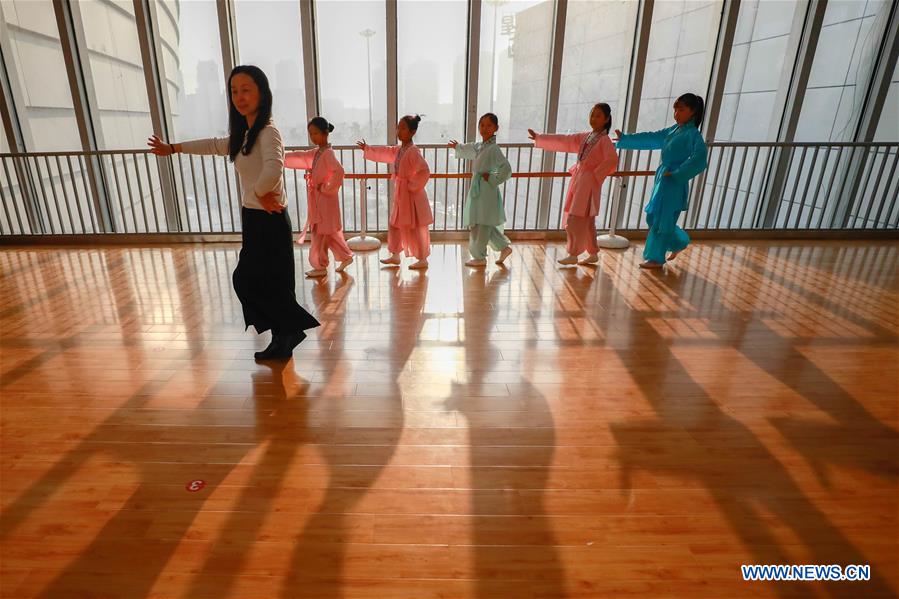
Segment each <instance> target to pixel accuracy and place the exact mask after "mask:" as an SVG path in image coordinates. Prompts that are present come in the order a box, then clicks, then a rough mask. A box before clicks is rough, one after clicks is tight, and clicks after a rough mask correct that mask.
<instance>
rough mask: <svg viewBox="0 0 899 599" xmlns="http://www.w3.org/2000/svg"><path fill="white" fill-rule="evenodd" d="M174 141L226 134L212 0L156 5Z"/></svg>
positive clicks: (170, 0)
mask: <svg viewBox="0 0 899 599" xmlns="http://www.w3.org/2000/svg"><path fill="white" fill-rule="evenodd" d="M156 13H157V18H158V22H159V33H160V37H161V39H160V45H161V46H162V58H163V67H164V75H165V86H166V91H167V93H168V101H169V106H170V113H171V116H172V126H173V128H174V131H172V137H173V138H174V139H196V138H202V137H211V136H222V135H226V134H227V132H228V103H229V102H230V99H229V98H228V97H227V96H226V95H225V75H224V72H223V67H222V48H221V44H220V43H219V29H218V16H217V11H216V6H215V2H209V1H206V0H201V1H194V2H175V1H173V0H165V1H164V2H159V3H157V4H156Z"/></svg>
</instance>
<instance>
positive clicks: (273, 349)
mask: <svg viewBox="0 0 899 599" xmlns="http://www.w3.org/2000/svg"><path fill="white" fill-rule="evenodd" d="M281 343H282V341H281V337H278V336H276V335H272V340H271V342H270V343H269V344H268V347H266V348H265V349H264V350H262V351H258V352H256V353H255V354H253V356H254V357H255V358H256V359H257V360H271V359H273V358H277V357H278V355H279V354H280V353H281Z"/></svg>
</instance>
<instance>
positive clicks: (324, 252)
mask: <svg viewBox="0 0 899 599" xmlns="http://www.w3.org/2000/svg"><path fill="white" fill-rule="evenodd" d="M310 243H311V247H310V248H309V264H311V265H312V268H314V269H316V270H318V269H322V268H328V250H331V251H332V252H334V259H335V260H337V261H338V262H343V261H344V260H346V259H347V258H349V257H350V256H352V255H353V250H351V249H350V246H348V245H347V244H346V239H344V237H343V231H336V232H334V233H329V234H327V235H323V234H321V233H316V232H315V231H312V239H311V240H310Z"/></svg>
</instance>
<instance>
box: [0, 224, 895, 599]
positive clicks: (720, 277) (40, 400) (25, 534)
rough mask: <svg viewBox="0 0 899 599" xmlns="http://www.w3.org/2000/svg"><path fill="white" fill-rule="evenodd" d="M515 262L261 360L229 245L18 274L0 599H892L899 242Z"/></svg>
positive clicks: (344, 303)
mask: <svg viewBox="0 0 899 599" xmlns="http://www.w3.org/2000/svg"><path fill="white" fill-rule="evenodd" d="M515 247H516V252H515V254H513V257H512V258H510V260H509V263H508V268H500V267H497V266H494V265H492V264H491V265H490V266H489V267H488V268H487V269H486V271H484V270H481V271H473V270H469V269H466V268H465V267H464V266H462V262H463V260H464V254H465V248H464V246H462V245H457V244H444V245H436V246H435V248H434V253H433V255H432V257H431V264H432V267H431V269H430V270H429V271H427V272H421V273H417V272H410V271H407V270H405V269H404V270H401V271H396V270H390V269H382V268H381V267H380V265H379V264H378V263H377V256H375V255H374V254H367V255H360V256H359V257H357V260H356V263H355V264H354V265H353V266H351V267H350V268H349V269H348V274H347V275H345V276H342V277H341V276H338V275H335V274H334V273H332V274H331V276H330V278H329V279H327V280H324V281H308V280H303V281H300V282H298V288H297V293H298V295H299V296H300V301H301V303H302V304H304V305H306V306H307V307H309V308H310V310H311V311H313V312H314V313H315V315H316V316H317V317H318V318H319V320H321V321H322V323H323V326H322V327H321V328H319V329H317V330H315V331H314V332H313V334H312V335H310V338H309V339H308V340H307V341H306V342H304V343H303V344H302V345H301V346H300V348H298V350H297V351H296V353H295V359H294V360H293V361H291V362H289V363H287V364H286V365H285V364H280V365H269V366H266V365H260V364H256V363H255V362H254V361H253V359H252V354H253V351H254V350H257V349H259V348H262V347H264V346H265V344H266V342H267V336H261V337H257V336H256V335H255V334H253V332H252V331H249V332H245V331H244V330H243V326H242V322H241V317H240V309H239V305H238V303H237V300H236V298H235V297H234V294H233V292H232V290H231V288H230V272H231V270H232V269H233V267H234V264H235V262H236V259H237V248H236V247H235V246H233V245H178V246H173V247H140V248H139V247H129V248H55V247H54V248H41V249H34V248H24V249H5V250H2V251H0V269H2V283H0V394H2V408H0V419H2V447H0V450H2V456H0V497H2V514H0V542H2V552H0V595H2V596H3V597H53V598H56V597H167V598H168V597H187V598H195V597H210V598H213V597H214V598H222V597H239V598H253V597H259V598H271V597H284V598H293V597H315V598H330V597H340V598H355V597H364V598H372V599H374V598H377V599H384V598H402V599H407V598H414V599H428V598H436V597H452V598H457V597H459V598H461V597H476V598H479V599H488V598H489V599H494V598H500V599H503V598H510V599H513V598H514V599H518V598H531V597H533V598H536V597H541V598H547V599H554V598H559V597H582V598H588V597H589V598H595V597H653V598H655V597H738V596H740V597H742V596H751V597H831V596H833V597H890V596H896V594H897V593H899V567H897V564H899V376H897V364H899V344H897V339H899V337H897V335H899V274H897V273H899V244H895V243H887V242H881V243H823V242H822V243H818V242H803V243H784V242H769V243H715V244H712V243H708V244H697V245H695V246H693V247H691V248H690V250H688V252H687V253H685V254H684V255H683V256H682V257H680V258H678V260H677V264H676V265H675V266H673V267H671V268H670V269H668V270H667V271H665V272H646V271H641V270H639V269H638V268H637V264H638V263H639V261H640V254H639V252H640V250H641V249H642V248H641V247H639V246H638V247H634V248H631V249H629V250H626V251H623V252H606V253H604V254H603V255H602V260H601V262H600V264H599V265H598V266H597V267H596V268H587V267H575V268H559V267H557V265H556V264H555V258H556V257H558V256H559V255H560V254H561V253H562V252H563V247H562V246H560V245H556V244H538V243H535V244H524V243H522V244H517V245H516V246H515ZM306 258H307V257H306V255H305V252H298V253H297V254H296V259H297V268H298V271H299V270H300V269H302V268H303V267H304V265H305V264H306ZM192 481H202V483H194V484H193V485H192ZM741 564H839V565H848V564H870V566H871V574H872V580H871V581H870V582H866V583H859V582H839V583H798V582H789V583H787V582H780V583H771V582H743V580H742V577H741V574H740V565H741Z"/></svg>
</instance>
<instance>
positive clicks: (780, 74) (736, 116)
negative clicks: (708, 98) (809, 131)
mask: <svg viewBox="0 0 899 599" xmlns="http://www.w3.org/2000/svg"><path fill="white" fill-rule="evenodd" d="M805 9H806V7H805V6H804V5H802V4H800V3H798V2H793V1H792V0H774V1H762V0H748V1H744V2H743V3H742V4H741V5H740V14H739V16H738V20H737V29H736V32H735V33H734V42H733V48H732V50H731V55H730V64H729V65H728V69H727V84H726V85H725V90H724V98H723V101H722V105H721V112H720V116H719V119H718V128H717V130H716V133H715V137H716V139H719V140H726V141H730V140H733V141H763V140H769V139H776V138H777V132H778V127H779V124H780V120H781V117H782V116H783V108H784V106H783V102H782V101H781V102H778V88H779V87H780V85H781V82H782V81H783V80H784V75H785V74H787V73H789V72H790V71H792V69H793V66H794V63H795V62H796V53H795V51H794V52H793V53H792V54H791V55H790V56H787V51H788V49H789V48H790V46H791V43H790V42H791V41H795V38H796V37H798V36H799V35H801V33H802V22H801V19H799V20H798V21H797V19H796V18H795V17H797V16H799V17H801V16H802V15H803V14H804V13H805ZM797 12H799V13H800V14H799V15H797ZM797 46H798V45H797ZM794 47H795V46H794ZM784 95H785V94H782V95H781V97H783V96H784Z"/></svg>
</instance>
